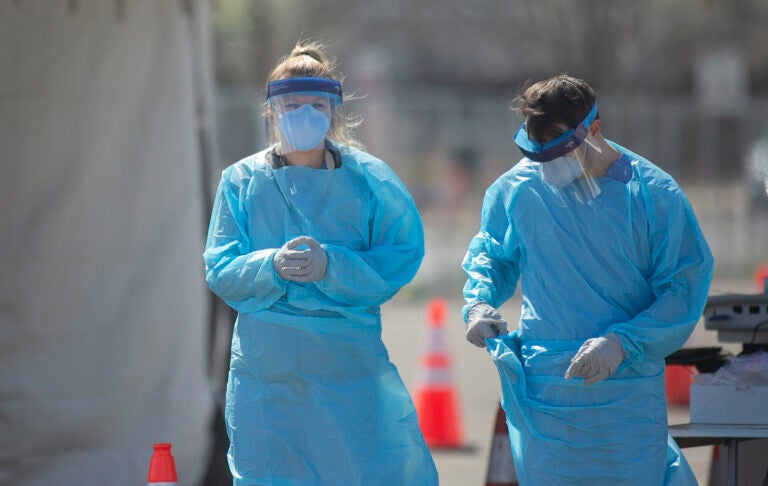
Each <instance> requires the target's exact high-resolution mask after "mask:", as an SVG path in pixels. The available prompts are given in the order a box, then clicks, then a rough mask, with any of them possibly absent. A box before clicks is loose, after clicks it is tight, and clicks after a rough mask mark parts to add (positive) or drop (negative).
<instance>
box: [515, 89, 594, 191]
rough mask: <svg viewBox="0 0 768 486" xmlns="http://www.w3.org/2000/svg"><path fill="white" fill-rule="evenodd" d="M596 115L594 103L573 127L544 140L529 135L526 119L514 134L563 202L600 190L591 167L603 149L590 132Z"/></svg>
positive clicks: (518, 143)
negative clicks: (547, 140) (549, 139)
mask: <svg viewBox="0 0 768 486" xmlns="http://www.w3.org/2000/svg"><path fill="white" fill-rule="evenodd" d="M595 116H597V103H595V104H594V105H593V106H592V109H591V110H589V113H587V116H586V117H584V120H582V121H581V122H580V123H579V124H578V125H577V126H576V128H571V129H570V130H568V131H566V132H565V133H563V134H561V135H560V136H558V137H557V138H555V139H554V140H551V141H549V142H546V143H544V144H541V143H539V142H536V141H535V140H531V139H530V138H529V137H528V132H527V130H526V126H525V123H523V124H522V125H521V126H520V129H519V130H518V131H517V133H516V134H515V144H517V146H518V147H519V148H520V151H521V152H522V153H523V155H525V156H526V157H527V158H528V159H529V160H531V161H532V162H534V164H535V165H537V166H538V167H539V169H540V174H541V179H542V180H543V181H544V183H545V184H546V186H547V188H548V189H550V191H551V192H552V193H553V194H554V195H555V196H556V197H557V199H558V200H559V201H560V203H561V205H563V206H572V205H580V204H585V203H587V202H589V201H591V200H592V199H594V198H596V197H597V196H598V195H599V194H600V186H599V184H598V183H597V181H596V180H595V176H594V174H593V172H592V168H593V167H594V164H593V162H594V160H595V158H596V157H597V156H598V155H599V154H600V153H602V150H601V149H600V147H599V145H598V144H597V142H596V141H595V140H594V139H593V138H592V137H591V135H590V134H589V125H590V124H591V123H592V121H593V120H594V119H595Z"/></svg>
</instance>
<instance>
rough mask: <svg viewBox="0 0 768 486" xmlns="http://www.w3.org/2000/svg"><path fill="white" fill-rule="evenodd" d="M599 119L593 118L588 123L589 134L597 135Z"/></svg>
mask: <svg viewBox="0 0 768 486" xmlns="http://www.w3.org/2000/svg"><path fill="white" fill-rule="evenodd" d="M600 126H601V123H600V119H599V118H598V119H597V120H593V121H592V123H590V124H589V134H590V135H591V136H593V137H595V136H597V135H598V134H599V133H600Z"/></svg>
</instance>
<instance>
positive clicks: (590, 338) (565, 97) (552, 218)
mask: <svg viewBox="0 0 768 486" xmlns="http://www.w3.org/2000/svg"><path fill="white" fill-rule="evenodd" d="M517 101H518V109H519V110H520V112H521V114H522V115H523V118H524V120H525V121H524V123H523V125H522V127H521V128H520V130H519V131H518V132H517V134H516V136H515V142H516V144H517V145H518V146H519V148H520V150H521V151H522V153H523V155H524V156H525V157H524V158H523V159H522V160H520V161H519V162H518V163H517V164H516V165H515V166H514V167H513V168H512V169H510V170H509V171H508V172H506V173H505V174H503V175H502V176H501V177H500V178H499V179H498V180H496V181H495V182H494V183H493V184H492V185H491V186H490V188H489V189H488V190H487V191H486V194H485V198H484V201H483V207H482V213H481V217H480V230H479V232H478V233H477V235H476V236H475V237H474V238H473V239H472V240H471V242H470V244H469V249H468V251H467V253H466V256H465V258H464V260H463V263H462V267H463V269H464V271H465V273H466V275H467V278H468V279H467V282H466V285H465V287H464V298H465V300H466V305H465V306H464V308H463V310H462V312H463V314H464V319H465V321H466V322H467V328H466V335H467V339H468V340H469V341H470V342H471V343H473V344H475V345H476V346H480V347H485V348H486V349H487V351H488V352H489V353H490V355H491V358H492V359H493V361H494V363H495V365H496V367H497V370H498V372H499V377H500V379H501V388H502V406H503V408H504V411H505V413H506V416H507V426H508V430H509V436H510V442H511V446H512V455H513V459H514V463H515V469H516V472H517V477H518V480H519V482H520V484H521V485H522V486H526V485H533V486H537V485H550V484H551V485H555V484H556V485H585V484H588V485H591V486H595V485H610V486H616V485H619V484H621V485H648V486H659V485H665V484H666V485H695V484H696V479H695V477H694V475H693V472H692V470H691V469H690V467H689V465H688V464H687V462H686V460H685V457H684V456H683V455H682V454H681V453H680V449H679V448H678V447H677V445H676V444H675V443H674V441H673V440H672V439H671V438H670V436H669V432H668V429H667V412H666V402H665V397H664V358H665V357H666V356H667V355H669V354H670V353H672V352H673V351H675V350H677V349H678V348H680V347H681V346H682V345H683V344H684V343H685V341H686V339H687V338H688V336H689V335H690V334H691V332H692V331H693V328H694V326H695V325H696V322H697V321H698V318H699V316H700V313H701V311H702V309H703V306H704V303H705V300H706V296H707V292H708V288H709V283H710V280H711V274H712V263H713V262H712V256H711V254H710V251H709V249H708V247H707V243H706V242H705V240H704V237H703V235H702V233H701V230H700V229H699V225H698V223H697V221H696V217H695V216H694V214H693V211H692V210H691V206H690V205H689V203H688V201H687V199H686V197H685V195H684V194H683V191H682V190H681V189H680V187H679V186H678V185H677V183H676V182H675V181H674V180H673V179H672V177H670V176H669V175H668V174H667V173H665V172H664V171H662V170H661V169H659V168H658V167H657V166H655V165H653V164H652V163H651V162H649V161H648V160H646V159H644V158H643V157H641V156H639V155H637V154H635V153H632V152H630V151H629V150H627V149H625V148H623V147H621V146H619V145H617V144H615V143H612V142H608V141H606V140H605V139H604V138H603V136H602V134H601V121H600V119H599V115H598V111H597V103H596V97H595V92H594V91H593V89H592V88H591V87H590V86H589V85H588V84H587V83H586V82H584V81H583V80H580V79H577V78H573V77H570V76H567V75H558V76H555V77H553V78H551V79H547V80H544V81H541V82H538V83H535V84H532V85H530V86H529V87H527V88H526V89H525V90H524V91H523V93H522V94H521V95H520V96H519V97H518V100H517ZM518 282H519V284H520V287H521V293H522V306H521V309H520V320H519V322H518V325H517V329H516V330H515V331H514V332H512V333H507V323H506V321H505V320H504V319H503V317H502V316H501V315H500V314H499V312H498V310H497V309H498V308H499V307H500V306H501V305H502V304H503V303H504V302H505V301H507V299H509V298H510V297H511V296H512V295H513V293H514V292H515V290H516V287H517V285H518Z"/></svg>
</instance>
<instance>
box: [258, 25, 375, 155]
mask: <svg viewBox="0 0 768 486" xmlns="http://www.w3.org/2000/svg"><path fill="white" fill-rule="evenodd" d="M336 69H337V67H336V60H335V59H332V58H330V57H328V55H326V53H325V46H324V45H323V44H321V43H320V42H317V41H311V40H300V41H298V42H297V43H296V45H295V46H294V47H293V49H291V52H290V53H289V54H288V55H286V56H283V57H282V58H281V59H280V61H279V62H278V63H277V66H275V68H274V69H272V72H270V73H269V76H268V77H267V84H269V83H271V82H272V81H278V80H281V79H289V78H327V79H333V80H334V81H338V82H340V83H341V82H342V81H343V80H344V77H343V76H342V75H341V73H338V72H337V70H336ZM349 99H350V98H348V97H347V96H344V100H345V101H347V100H349ZM265 115H266V116H268V117H269V116H271V114H270V111H269V107H266V109H265ZM360 123H362V118H360V117H359V116H356V115H351V114H350V113H349V112H347V111H346V110H341V109H339V110H337V112H336V114H335V115H334V117H333V119H332V120H331V133H330V135H329V138H331V139H333V140H335V141H337V142H339V143H341V144H343V145H349V146H351V147H355V148H359V149H361V150H364V148H365V147H363V144H362V143H360V142H359V141H358V140H356V139H355V137H354V134H353V129H354V128H355V127H357V126H359V125H360ZM276 141H277V139H276V138H275V137H274V135H272V136H270V143H274V142H276Z"/></svg>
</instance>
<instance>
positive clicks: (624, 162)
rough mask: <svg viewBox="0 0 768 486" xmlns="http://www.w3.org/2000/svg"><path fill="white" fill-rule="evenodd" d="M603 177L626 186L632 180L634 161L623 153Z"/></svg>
mask: <svg viewBox="0 0 768 486" xmlns="http://www.w3.org/2000/svg"><path fill="white" fill-rule="evenodd" d="M603 177H607V178H609V179H613V180H616V181H619V182H621V183H622V184H626V183H627V182H629V181H630V179H632V160H631V159H630V158H629V156H627V154H624V153H622V154H621V156H620V157H619V158H618V159H616V161H615V162H614V163H613V164H612V165H611V166H610V167H609V168H608V170H607V171H606V173H605V175H604V176H603Z"/></svg>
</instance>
